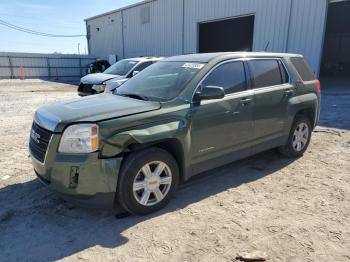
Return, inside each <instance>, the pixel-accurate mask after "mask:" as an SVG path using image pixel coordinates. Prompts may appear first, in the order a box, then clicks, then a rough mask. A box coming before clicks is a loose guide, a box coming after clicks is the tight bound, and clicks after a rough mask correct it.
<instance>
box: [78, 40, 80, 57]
mask: <svg viewBox="0 0 350 262" xmlns="http://www.w3.org/2000/svg"><path fill="white" fill-rule="evenodd" d="M78 55H80V43H78Z"/></svg>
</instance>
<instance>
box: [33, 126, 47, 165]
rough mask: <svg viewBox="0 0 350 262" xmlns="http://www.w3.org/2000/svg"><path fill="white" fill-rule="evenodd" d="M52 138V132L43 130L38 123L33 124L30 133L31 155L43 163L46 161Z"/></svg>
mask: <svg viewBox="0 0 350 262" xmlns="http://www.w3.org/2000/svg"><path fill="white" fill-rule="evenodd" d="M51 136H52V132H51V131H48V130H46V129H43V128H42V127H40V126H39V125H37V124H36V123H33V125H32V130H31V131H30V139H29V150H30V153H31V155H32V156H33V157H34V158H35V159H36V160H38V161H39V162H41V163H44V161H45V155H46V151H47V147H48V145H49V142H50V139H51Z"/></svg>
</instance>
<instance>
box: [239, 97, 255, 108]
mask: <svg viewBox="0 0 350 262" xmlns="http://www.w3.org/2000/svg"><path fill="white" fill-rule="evenodd" d="M252 101H253V100H252V99H251V98H242V100H241V103H242V105H243V106H246V105H248V104H250V103H251V102H252Z"/></svg>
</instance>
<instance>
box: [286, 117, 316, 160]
mask: <svg viewBox="0 0 350 262" xmlns="http://www.w3.org/2000/svg"><path fill="white" fill-rule="evenodd" d="M311 132H312V128H311V124H310V120H309V119H308V118H307V117H306V116H304V115H297V116H296V117H295V120H294V123H293V126H292V129H291V131H290V134H289V137H288V141H287V144H286V145H285V146H283V147H280V148H279V150H280V152H281V153H282V154H283V155H285V156H287V157H299V156H302V155H303V154H304V153H305V151H306V150H307V148H308V146H309V143H310V139H311Z"/></svg>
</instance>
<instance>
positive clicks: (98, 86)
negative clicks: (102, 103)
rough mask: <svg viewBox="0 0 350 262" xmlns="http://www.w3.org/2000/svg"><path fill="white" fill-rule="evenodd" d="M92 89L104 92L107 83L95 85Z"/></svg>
mask: <svg viewBox="0 0 350 262" xmlns="http://www.w3.org/2000/svg"><path fill="white" fill-rule="evenodd" d="M92 89H94V90H96V92H97V93H102V92H104V91H105V89H106V84H105V83H103V84H102V85H93V86H92Z"/></svg>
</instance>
